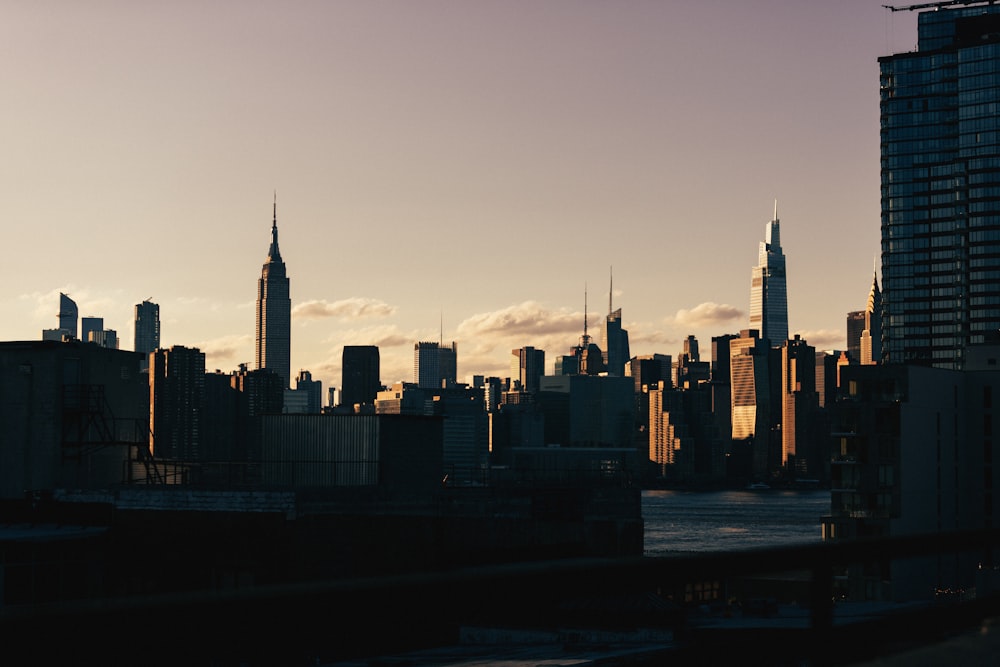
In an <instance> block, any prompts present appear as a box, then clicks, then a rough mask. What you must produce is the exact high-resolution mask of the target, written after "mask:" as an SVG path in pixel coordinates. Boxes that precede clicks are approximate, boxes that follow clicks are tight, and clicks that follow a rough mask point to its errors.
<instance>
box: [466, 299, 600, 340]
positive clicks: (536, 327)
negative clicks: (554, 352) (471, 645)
mask: <svg viewBox="0 0 1000 667" xmlns="http://www.w3.org/2000/svg"><path fill="white" fill-rule="evenodd" d="M457 330H458V334H459V336H460V337H461V338H464V339H471V338H475V337H476V336H481V335H488V334H494V335H495V334H502V335H505V336H539V335H542V336H544V335H551V334H562V333H569V332H576V331H582V330H583V315H582V314H580V313H575V312H571V311H569V310H567V309H565V308H560V309H559V310H549V309H548V308H546V307H545V306H543V305H542V304H540V303H538V302H537V301H524V302H522V303H519V304H515V305H513V306H508V307H506V308H502V309H500V310H494V311H491V312H487V313H477V314H475V315H472V316H471V317H468V318H466V319H465V320H463V321H462V322H461V323H460V324H459V325H458V329H457Z"/></svg>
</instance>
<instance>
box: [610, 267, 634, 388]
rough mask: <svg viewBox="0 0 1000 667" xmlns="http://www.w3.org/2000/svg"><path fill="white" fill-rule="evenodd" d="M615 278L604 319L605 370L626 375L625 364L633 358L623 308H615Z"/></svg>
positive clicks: (618, 375)
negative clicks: (623, 318)
mask: <svg viewBox="0 0 1000 667" xmlns="http://www.w3.org/2000/svg"><path fill="white" fill-rule="evenodd" d="M613 296H614V280H613V279H612V281H611V286H610V288H609V291H608V316H607V317H606V318H605V320H604V353H603V361H604V370H605V371H607V374H608V375H610V376H612V377H625V364H626V363H628V360H629V359H631V358H632V355H631V354H630V353H629V349H628V331H626V330H625V329H622V309H621V308H619V309H617V310H614V306H613V303H612V297H613Z"/></svg>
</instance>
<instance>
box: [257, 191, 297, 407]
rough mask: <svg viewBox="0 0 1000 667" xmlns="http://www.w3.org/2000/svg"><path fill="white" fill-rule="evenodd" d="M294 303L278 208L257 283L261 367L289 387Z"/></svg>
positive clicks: (258, 345) (258, 366)
mask: <svg viewBox="0 0 1000 667" xmlns="http://www.w3.org/2000/svg"><path fill="white" fill-rule="evenodd" d="M291 339H292V300H291V297H290V296H289V289H288V276H287V274H286V273H285V263H284V262H283V261H282V260H281V252H280V251H279V250H278V205H277V203H275V206H274V221H273V222H272V223H271V246H270V248H268V251H267V261H266V262H264V266H263V268H262V269H261V273H260V280H258V281H257V368H258V369H261V368H266V369H268V370H272V371H274V372H275V373H277V374H278V376H279V377H280V378H281V383H282V386H284V387H285V388H288V385H289V382H290V380H291V375H292V361H291Z"/></svg>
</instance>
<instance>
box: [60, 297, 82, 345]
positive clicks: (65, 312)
mask: <svg viewBox="0 0 1000 667" xmlns="http://www.w3.org/2000/svg"><path fill="white" fill-rule="evenodd" d="M79 314H80V311H79V309H77V307H76V301H73V299H71V298H69V297H68V296H66V295H65V294H63V293H62V292H59V329H60V330H62V331H64V332H65V333H67V334H69V335H70V336H72V337H73V338H76V321H77V317H78V316H79Z"/></svg>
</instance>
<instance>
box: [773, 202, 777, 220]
mask: <svg viewBox="0 0 1000 667" xmlns="http://www.w3.org/2000/svg"><path fill="white" fill-rule="evenodd" d="M772 219H773V220H777V219H778V198H777V197H775V198H774V218H772Z"/></svg>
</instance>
